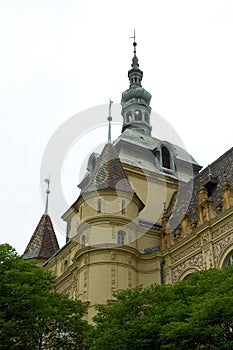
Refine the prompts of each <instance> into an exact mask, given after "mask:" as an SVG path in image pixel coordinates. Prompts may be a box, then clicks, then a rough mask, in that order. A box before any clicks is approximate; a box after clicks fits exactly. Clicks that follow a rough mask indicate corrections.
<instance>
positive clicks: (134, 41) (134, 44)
mask: <svg viewBox="0 0 233 350" xmlns="http://www.w3.org/2000/svg"><path fill="white" fill-rule="evenodd" d="M130 39H133V46H134V50H133V53H134V55H135V56H136V46H137V43H136V35H135V29H134V31H133V36H131V37H130Z"/></svg>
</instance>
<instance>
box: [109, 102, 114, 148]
mask: <svg viewBox="0 0 233 350" xmlns="http://www.w3.org/2000/svg"><path fill="white" fill-rule="evenodd" d="M112 104H113V101H112V100H111V98H110V99H109V107H108V108H109V109H108V143H111V121H112Z"/></svg>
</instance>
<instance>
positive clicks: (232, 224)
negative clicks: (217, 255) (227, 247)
mask: <svg viewBox="0 0 233 350" xmlns="http://www.w3.org/2000/svg"><path fill="white" fill-rule="evenodd" d="M231 228H233V220H232V221H229V222H227V223H226V224H225V225H224V226H222V227H220V228H219V229H218V230H216V231H214V232H213V239H214V238H216V237H218V236H221V235H222V234H223V233H225V232H226V231H228V230H230V229H231Z"/></svg>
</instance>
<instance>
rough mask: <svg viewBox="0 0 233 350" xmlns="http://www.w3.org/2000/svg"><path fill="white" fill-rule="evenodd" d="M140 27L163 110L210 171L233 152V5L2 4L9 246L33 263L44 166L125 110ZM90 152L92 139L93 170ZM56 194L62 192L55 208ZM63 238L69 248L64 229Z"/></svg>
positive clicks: (147, 81)
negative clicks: (64, 138)
mask: <svg viewBox="0 0 233 350" xmlns="http://www.w3.org/2000/svg"><path fill="white" fill-rule="evenodd" d="M134 28H136V36H137V37H136V41H137V43H138V46H137V54H138V57H139V63H140V68H141V69H142V70H143V72H144V77H143V86H144V87H145V88H146V89H147V90H148V91H150V92H151V94H152V102H151V106H152V109H153V111H155V112H156V113H158V114H159V115H160V116H162V117H163V118H164V119H165V120H166V121H167V123H169V124H171V125H172V126H173V128H175V130H176V132H177V133H178V134H179V136H180V137H181V139H182V140H183V143H184V145H185V147H186V149H187V150H188V151H189V152H190V153H191V154H192V156H193V157H194V158H195V159H196V160H197V161H198V162H199V164H201V165H203V166H207V165H208V164H209V163H211V162H212V161H214V160H215V159H216V158H217V157H219V156H220V155H221V154H222V153H224V152H225V151H227V150H228V149H229V148H230V147H231V146H232V118H233V103H232V100H233V99H232V96H233V40H232V39H233V2H232V1H231V0H218V1H216V0H176V1H174V0H160V1H156V0H153V1H146V0H145V1H137V0H134V1H131V0H129V1H119V0H118V1H103V0H99V1H94V0H93V1H90V0H85V1H80V0H66V1H65V0H39V1H37V0H28V1H26V0H21V1H18V0H0V48H1V54H0V63H1V64H0V112H1V114H0V115H1V125H2V126H1V135H0V142H1V224H2V227H1V233H0V243H5V242H8V243H10V244H11V245H13V246H14V247H15V248H16V249H17V251H18V252H19V253H23V250H24V249H25V247H26V244H27V243H28V241H29V239H30V237H31V235H32V233H33V231H34V229H35V227H36V225H37V223H38V221H39V219H40V217H41V215H42V214H43V212H44V200H43V196H42V195H41V186H40V176H41V175H40V173H41V162H42V158H43V156H44V152H45V149H46V146H47V145H48V143H49V140H51V138H52V137H53V135H54V133H55V132H56V130H57V129H58V128H59V127H60V126H61V125H62V124H64V123H66V121H67V120H70V118H71V117H72V116H74V115H75V114H77V113H79V112H81V111H83V110H85V109H88V108H93V107H95V106H99V105H103V104H106V103H107V102H108V98H109V97H111V99H112V100H113V101H114V102H115V103H119V102H120V98H121V93H122V91H124V90H125V89H127V88H128V78H127V71H128V69H129V68H130V64H131V59H132V41H131V40H130V39H129V37H130V36H132V34H133V29H134ZM95 118H96V116H95V115H94V116H93V119H95ZM82 122H83V120H82V118H80V124H81V123H82ZM119 130H120V129H119V128H118V131H119ZM115 132H116V131H115ZM155 132H156V131H155ZM103 133H104V132H103V131H102V129H101V132H100V134H101V135H103ZM79 134H80V130H77V136H79ZM87 135H88V133H87ZM89 136H90V135H89ZM114 136H115V134H114ZM95 137H96V139H95V138H94V139H95V141H96V142H97V143H98V144H100V143H101V142H104V139H101V138H100V139H97V136H95ZM104 137H105V136H104ZM85 143H86V144H85ZM72 144H73V141H72ZM72 144H70V152H68V154H67V158H66V159H67V162H66V163H65V162H64V167H63V168H61V174H62V184H63V188H64V196H65V197H66V199H67V208H64V210H66V209H68V205H70V204H72V201H74V200H75V199H76V198H77V196H78V190H77V184H78V180H79V179H78V174H79V169H78V168H79V166H80V162H79V161H78V159H77V158H78V156H77V155H75V157H73V159H72V152H73V151H72ZM91 144H92V146H91V147H92V148H93V137H92V136H91V137H89V138H88V137H86V138H84V139H83V142H82V146H81V147H79V150H80V157H82V159H83V155H84V154H85V152H88V147H89V148H90V145H91ZM73 153H74V152H73ZM69 164H70V167H69ZM76 164H77V165H76ZM48 168H49V167H48ZM45 172H46V169H45ZM47 172H48V173H53V169H47ZM42 176H43V174H42ZM45 176H47V175H45ZM51 177H52V175H51ZM52 181H53V179H52ZM45 189H46V186H44V190H45ZM55 190H56V189H55V188H54V187H53V182H51V194H50V196H51V201H52V196H53V195H54V192H55ZM62 214H63V212H61V213H59V214H57V215H58V216H59V217H60V216H61V215H62ZM52 220H54V221H56V222H57V220H59V219H58V218H53V217H52ZM58 226H59V227H58ZM62 231H63V232H62ZM56 232H57V235H58V239H59V242H60V244H61V245H62V244H64V242H65V237H64V226H63V225H62V224H61V225H59V224H58V225H56Z"/></svg>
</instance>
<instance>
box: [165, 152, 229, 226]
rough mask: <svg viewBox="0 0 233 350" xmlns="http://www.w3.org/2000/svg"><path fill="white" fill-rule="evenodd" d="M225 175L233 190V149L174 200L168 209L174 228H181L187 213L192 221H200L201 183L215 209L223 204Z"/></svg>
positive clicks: (193, 180) (198, 176)
mask: <svg viewBox="0 0 233 350" xmlns="http://www.w3.org/2000/svg"><path fill="white" fill-rule="evenodd" d="M224 174H225V176H226V179H227V181H228V182H229V184H230V186H231V187H232V188H233V148H231V149H230V150H228V151H227V152H226V153H224V154H223V155H222V156H221V157H219V158H218V159H217V160H215V161H214V162H213V163H212V164H210V165H209V166H208V167H206V168H205V169H203V170H202V171H201V172H200V173H199V174H198V175H196V176H195V177H194V178H193V179H192V180H191V181H189V182H188V183H187V184H186V185H184V186H183V187H182V188H181V189H180V190H179V192H178V195H177V196H176V197H175V196H174V197H173V198H172V200H171V203H170V205H169V207H168V214H172V216H171V219H170V225H171V226H172V228H176V227H178V226H179V224H180V222H181V220H182V218H183V216H184V214H185V213H187V214H188V216H189V218H190V219H191V220H197V219H198V210H197V206H198V201H199V190H200V186H201V181H202V184H203V186H204V187H205V188H206V189H207V190H208V192H209V199H211V200H212V201H213V203H214V208H216V207H217V206H218V205H222V204H223V194H222V186H223V183H224Z"/></svg>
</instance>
